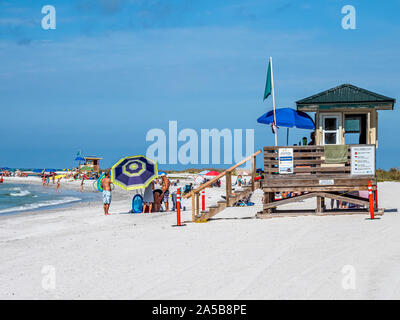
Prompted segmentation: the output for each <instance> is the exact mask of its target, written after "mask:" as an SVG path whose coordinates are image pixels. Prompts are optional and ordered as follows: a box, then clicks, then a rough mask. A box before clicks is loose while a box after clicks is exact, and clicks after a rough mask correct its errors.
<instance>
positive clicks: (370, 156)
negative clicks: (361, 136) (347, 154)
mask: <svg viewBox="0 0 400 320" xmlns="http://www.w3.org/2000/svg"><path fill="white" fill-rule="evenodd" d="M351 174H354V175H363V174H364V175H374V174H375V146H364V147H359V146H357V147H351Z"/></svg>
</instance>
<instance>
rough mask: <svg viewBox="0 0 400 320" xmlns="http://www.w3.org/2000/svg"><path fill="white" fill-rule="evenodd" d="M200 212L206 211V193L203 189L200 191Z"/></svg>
mask: <svg viewBox="0 0 400 320" xmlns="http://www.w3.org/2000/svg"><path fill="white" fill-rule="evenodd" d="M201 210H202V211H205V210H206V192H205V190H204V189H203V190H202V191H201Z"/></svg>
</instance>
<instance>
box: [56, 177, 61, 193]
mask: <svg viewBox="0 0 400 320" xmlns="http://www.w3.org/2000/svg"><path fill="white" fill-rule="evenodd" d="M60 182H61V178H58V180H57V187H56V190H57V191H58V192H60Z"/></svg>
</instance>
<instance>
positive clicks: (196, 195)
mask: <svg viewBox="0 0 400 320" xmlns="http://www.w3.org/2000/svg"><path fill="white" fill-rule="evenodd" d="M260 153H261V150H258V151H257V152H255V153H253V154H252V155H250V156H248V157H246V158H244V159H243V160H242V161H240V162H238V163H237V164H235V165H234V166H232V167H230V168H229V169H227V170H225V171H224V172H222V173H221V174H219V175H218V176H216V177H215V178H213V179H211V180H210V181H207V182H206V183H204V184H202V185H201V186H200V187H198V188H197V189H195V190H193V191H191V192H190V193H188V194H186V195H184V196H183V198H184V199H188V198H190V197H191V198H192V221H195V220H196V216H197V217H198V216H200V192H201V191H202V190H204V189H205V188H207V187H209V186H210V185H212V184H213V183H214V182H216V181H218V180H219V179H221V178H222V177H226V206H227V207H229V206H230V205H231V203H230V198H231V195H232V178H231V175H232V171H233V170H235V169H236V168H237V167H240V166H241V165H243V164H244V163H246V162H247V161H249V160H252V170H251V190H252V191H254V189H255V183H254V178H255V176H256V170H257V168H256V157H257V155H259V154H260Z"/></svg>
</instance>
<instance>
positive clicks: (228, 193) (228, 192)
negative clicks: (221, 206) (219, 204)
mask: <svg viewBox="0 0 400 320" xmlns="http://www.w3.org/2000/svg"><path fill="white" fill-rule="evenodd" d="M225 179H226V180H225V182H226V183H225V184H226V206H227V207H229V206H230V196H231V194H232V175H231V173H230V172H227V173H226V176H225Z"/></svg>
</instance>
